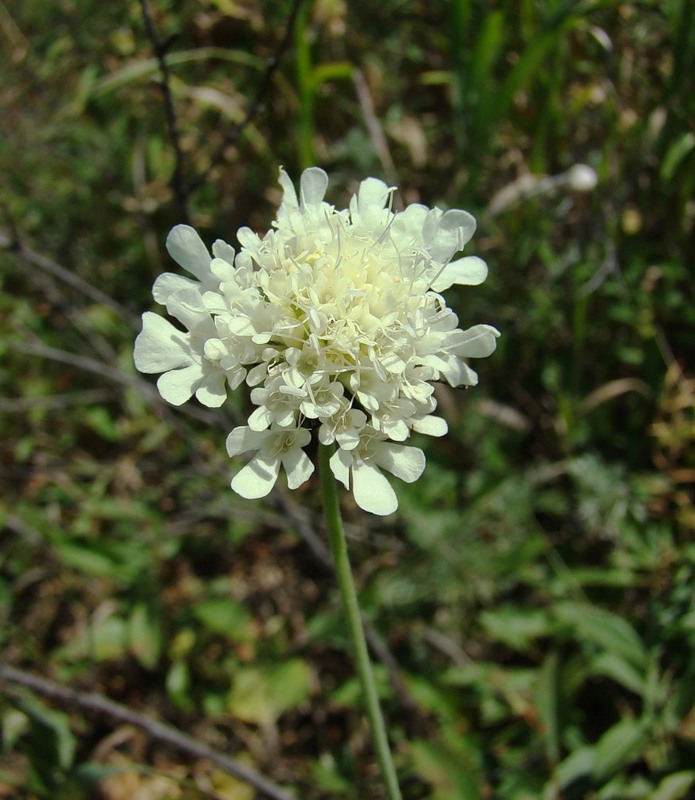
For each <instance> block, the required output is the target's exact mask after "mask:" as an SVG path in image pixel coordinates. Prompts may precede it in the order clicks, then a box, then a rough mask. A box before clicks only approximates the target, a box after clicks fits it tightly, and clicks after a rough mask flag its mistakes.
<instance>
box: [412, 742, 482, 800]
mask: <svg viewBox="0 0 695 800" xmlns="http://www.w3.org/2000/svg"><path fill="white" fill-rule="evenodd" d="M410 756H411V759H412V762H413V766H414V767H415V771H416V772H417V773H418V775H419V776H420V777H421V778H423V779H424V780H425V781H427V783H429V784H431V785H432V787H433V788H434V790H435V791H434V793H433V794H431V795H429V796H430V797H431V798H433V799H436V800H480V788H479V783H478V780H477V779H476V777H475V776H474V771H473V769H472V768H471V767H470V766H468V765H466V764H464V763H462V761H461V757H460V754H454V753H452V752H451V751H450V750H448V749H447V748H445V747H443V746H442V745H439V744H436V743H434V742H428V741H425V740H423V739H418V740H415V741H414V742H412V743H411V745H410Z"/></svg>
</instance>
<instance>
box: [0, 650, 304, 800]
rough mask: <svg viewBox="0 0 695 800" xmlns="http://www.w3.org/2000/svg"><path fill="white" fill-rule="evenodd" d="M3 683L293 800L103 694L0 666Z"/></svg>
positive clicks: (246, 770)
mask: <svg viewBox="0 0 695 800" xmlns="http://www.w3.org/2000/svg"><path fill="white" fill-rule="evenodd" d="M0 681H4V682H6V683H10V684H16V685H17V686H24V687H26V688H28V689H31V690H32V691H34V692H36V693H37V694H41V695H43V696H44V697H48V698H50V699H51V700H55V701H56V702H58V703H61V704H63V705H65V706H68V707H72V708H79V709H81V710H82V711H87V712H90V713H94V714H99V715H101V716H104V717H108V718H109V719H111V720H113V721H115V722H123V723H127V724H129V725H133V726H135V727H136V728H139V729H140V730H142V731H143V732H144V733H146V734H147V735H148V736H149V737H150V738H151V739H155V740H156V741H158V742H162V743H163V744H167V745H169V746H170V747H173V748H175V749H176V750H178V751H179V752H181V753H184V754H185V755H188V756H192V757H193V758H200V759H205V760H207V761H211V762H212V763H213V764H215V766H217V767H219V768H220V769H221V770H224V772H227V773H229V774H230V775H233V776H234V777H235V778H238V779H239V780H241V781H244V782H245V783H248V784H250V785H251V786H253V787H254V788H256V789H257V790H258V791H259V792H261V793H262V794H263V795H265V796H266V797H270V798H272V800H292V798H291V797H290V795H289V794H288V793H287V792H285V791H284V790H283V789H281V788H280V787H279V786H278V785H277V784H275V783H273V782H272V781H270V780H268V778H265V777H263V775H260V774H259V773H258V772H256V771H255V770H253V769H251V768H250V767H247V766H246V765H245V764H241V763H240V762H239V761H236V760H235V759H233V758H230V757H229V756H226V755H224V753H220V752H219V751H218V750H214V749H213V748H212V747H209V746H208V745H206V744H203V743H202V742H199V741H197V740H196V739H194V738H193V737H191V736H188V735H187V734H185V733H182V732H181V731H179V730H177V729H176V728H174V727H173V726H171V725H167V724H165V723H163V722H158V721H157V720H154V719H150V718H149V717H145V716H143V715H142V714H138V713H137V712H135V711H132V710H131V709H129V708H126V706H123V705H121V704H120V703H115V702H114V701H113V700H109V699H108V698H107V697H104V696H103V695H100V694H96V693H95V692H89V693H83V692H77V691H75V690H74V689H68V688H67V687H65V686H60V685H59V684H57V683H53V682H52V681H48V680H46V679H45V678H40V677H39V676H38V675H32V674H30V673H28V672H24V671H22V670H19V669H15V668H14V667H3V666H0Z"/></svg>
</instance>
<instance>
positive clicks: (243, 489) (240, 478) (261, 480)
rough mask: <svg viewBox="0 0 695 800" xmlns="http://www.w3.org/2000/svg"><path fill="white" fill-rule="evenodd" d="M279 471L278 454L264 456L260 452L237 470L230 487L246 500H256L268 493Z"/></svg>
mask: <svg viewBox="0 0 695 800" xmlns="http://www.w3.org/2000/svg"><path fill="white" fill-rule="evenodd" d="M279 471H280V458H279V456H271V457H264V456H262V455H261V454H260V453H259V455H257V456H255V457H254V458H252V459H251V461H249V463H248V464H247V465H246V466H245V467H242V469H241V470H240V471H239V472H237V474H236V475H235V476H234V478H233V480H232V489H234V491H235V492H236V493H237V494H240V495H241V496H242V497H245V498H246V499H247V500H257V499H258V498H259V497H265V496H266V495H268V494H270V491H271V490H272V488H273V486H275V482H276V481H277V479H278V473H279Z"/></svg>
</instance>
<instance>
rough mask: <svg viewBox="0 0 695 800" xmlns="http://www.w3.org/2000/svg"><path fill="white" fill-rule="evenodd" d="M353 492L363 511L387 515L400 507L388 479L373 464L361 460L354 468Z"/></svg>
mask: <svg viewBox="0 0 695 800" xmlns="http://www.w3.org/2000/svg"><path fill="white" fill-rule="evenodd" d="M352 493H353V495H354V496H355V502H356V503H357V505H358V506H359V507H360V508H361V509H362V510H363V511H369V513H370V514H378V515H379V516H382V517H383V516H386V515H387V514H393V512H394V511H395V510H396V509H397V508H398V498H397V497H396V493H395V492H394V491H393V487H392V486H391V484H390V483H389V482H388V479H387V478H386V477H385V476H384V475H382V474H381V472H379V470H378V469H377V468H376V467H375V466H373V465H372V464H369V463H365V462H360V463H358V464H356V465H355V466H353V468H352Z"/></svg>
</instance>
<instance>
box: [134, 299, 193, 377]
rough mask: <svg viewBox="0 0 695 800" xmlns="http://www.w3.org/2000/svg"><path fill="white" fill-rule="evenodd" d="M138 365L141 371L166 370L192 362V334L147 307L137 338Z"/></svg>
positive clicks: (135, 351) (135, 355)
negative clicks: (190, 338)
mask: <svg viewBox="0 0 695 800" xmlns="http://www.w3.org/2000/svg"><path fill="white" fill-rule="evenodd" d="M133 359H134V361H135V366H136V367H137V368H138V369H139V370H140V372H146V373H154V372H166V371H167V370H170V369H177V368H178V367H185V366H187V365H188V364H190V363H191V361H192V359H191V356H190V345H189V335H188V334H187V333H183V331H180V330H179V329H178V328H175V327H174V326H173V325H172V324H171V323H170V322H167V320H165V319H164V317H160V316H159V315H158V314H154V313H153V312H152V311H145V313H144V314H143V315H142V331H141V333H139V334H138V337H137V339H136V340H135V349H134V351H133Z"/></svg>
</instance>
